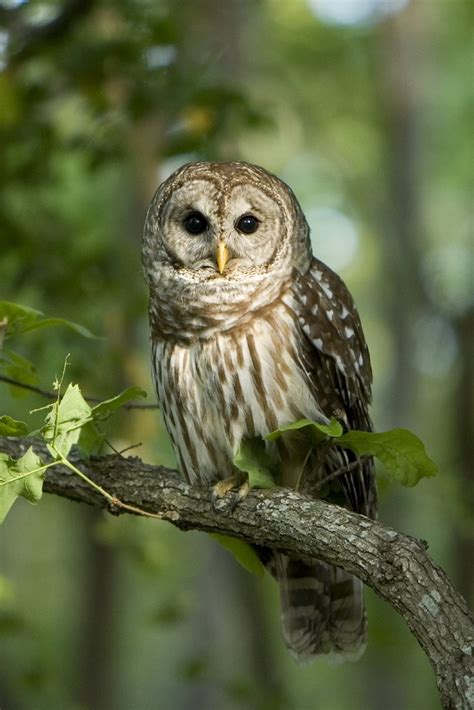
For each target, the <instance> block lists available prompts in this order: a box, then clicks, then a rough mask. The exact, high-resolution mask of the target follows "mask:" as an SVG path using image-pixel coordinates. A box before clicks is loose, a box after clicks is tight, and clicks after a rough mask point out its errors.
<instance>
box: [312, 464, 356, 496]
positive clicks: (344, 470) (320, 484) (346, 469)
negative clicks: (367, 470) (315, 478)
mask: <svg viewBox="0 0 474 710" xmlns="http://www.w3.org/2000/svg"><path fill="white" fill-rule="evenodd" d="M360 460H361V457H360V456H359V457H358V458H357V461H352V463H348V464H347V465H346V466H341V467H340V468H338V469H337V470H336V471H333V472H332V473H330V474H329V476H326V477H325V478H323V479H322V480H321V481H319V482H318V483H317V484H316V485H315V489H316V490H317V491H319V490H320V489H321V488H322V487H323V486H324V485H325V484H326V483H327V482H328V481H332V480H333V478H338V476H343V475H344V474H345V473H349V472H350V471H353V470H354V469H355V468H357V467H358V466H360Z"/></svg>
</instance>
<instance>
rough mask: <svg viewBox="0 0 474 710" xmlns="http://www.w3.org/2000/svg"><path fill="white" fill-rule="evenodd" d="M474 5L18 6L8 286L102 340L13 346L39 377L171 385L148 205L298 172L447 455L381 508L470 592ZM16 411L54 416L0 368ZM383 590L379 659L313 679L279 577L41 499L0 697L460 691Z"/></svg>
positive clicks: (126, 698)
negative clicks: (241, 179) (148, 283)
mask: <svg viewBox="0 0 474 710" xmlns="http://www.w3.org/2000/svg"><path fill="white" fill-rule="evenodd" d="M472 19H473V17H472V2H471V0H411V1H410V0H291V1H290V0H181V1H179V2H178V1H174V2H173V1H172V0H108V1H107V0H95V1H94V0H82V2H81V1H80V0H63V1H62V2H59V1H57V2H56V1H53V0H50V1H48V0H44V1H40V0H24V1H21V0H3V2H1V3H0V23H1V25H2V29H1V31H0V68H1V73H0V142H1V143H0V145H1V157H0V188H1V189H0V298H3V299H7V300H11V301H15V302H18V303H22V304H24V305H28V306H31V307H34V308H38V309H41V310H43V311H44V312H45V313H46V314H48V315H56V316H63V317H65V318H68V319H71V320H75V321H78V322H80V323H82V324H84V325H85V326H87V327H88V328H90V329H91V330H92V331H93V332H94V333H96V334H97V335H99V336H101V337H102V339H101V340H86V339H82V338H80V337H79V336H78V335H76V334H75V333H73V332H71V331H68V330H67V329H59V328H58V329H54V330H53V329H51V330H44V331H38V332H35V333H31V334H29V335H25V336H24V337H23V338H21V339H18V341H16V342H14V343H13V342H12V343H11V347H12V349H15V350H16V351H17V352H19V353H20V354H22V355H23V356H25V357H27V358H29V359H30V360H32V361H33V362H34V363H35V366H36V377H37V383H38V384H39V386H41V387H44V388H46V389H50V388H51V382H52V380H53V378H54V376H55V374H56V373H58V372H60V371H61V369H62V365H63V361H64V358H65V356H66V354H67V353H71V358H70V360H71V365H70V368H69V370H68V378H69V379H71V380H73V381H76V382H79V383H80V385H81V387H82V390H83V391H84V392H85V393H88V394H93V395H95V396H99V397H103V398H108V397H110V396H112V395H114V394H115V393H117V392H118V391H119V390H120V389H122V388H123V387H125V386H128V385H139V386H142V387H144V388H145V389H146V390H147V391H148V392H149V397H150V398H151V399H153V396H154V395H153V392H152V386H151V380H150V375H149V364H148V333H147V315H146V308H147V298H146V292H145V287H144V283H143V280H142V274H141V265H140V239H141V230H142V225H143V221H144V216H145V212H146V208H147V204H148V202H149V200H150V198H151V197H152V195H153V193H154V190H155V189H156V187H157V186H158V184H159V182H160V181H161V180H162V179H163V178H164V177H166V176H167V175H168V174H170V173H171V172H172V170H173V169H175V168H176V167H178V166H179V165H181V164H182V163H184V162H188V161H190V160H196V159H213V160H214V159H216V160H226V159H244V160H248V161H251V162H255V163H259V164H261V165H263V166H265V167H266V168H268V169H269V170H272V171H273V172H275V173H277V174H278V175H279V176H280V177H282V178H283V179H284V180H286V181H287V182H288V183H289V184H290V185H291V186H292V187H293V189H294V191H295V192H296V194H297V196H298V198H299V200H300V202H301V204H302V206H303V208H304V210H305V211H306V214H307V216H308V220H309V222H310V224H311V227H312V238H313V243H314V251H315V254H316V255H317V256H318V257H320V258H321V259H323V260H324V261H325V262H326V263H328V264H329V265H330V266H331V267H332V268H334V269H336V270H337V271H338V272H339V273H340V274H341V275H342V276H343V278H344V280H345V281H346V282H347V284H348V285H349V287H350V289H351V291H352V292H353V294H354V295H355V298H356V301H357V303H358V306H359V311H360V313H361V316H362V320H363V324H364V327H365V332H366V336H367V339H368V342H369V346H370V349H371V353H372V358H373V367H374V376H375V391H374V398H375V402H374V410H373V414H374V420H375V423H376V426H377V428H378V429H381V430H383V429H385V428H388V427H392V426H405V427H409V428H411V429H413V430H414V431H415V432H416V433H417V434H418V435H419V436H420V437H421V438H422V439H423V440H424V441H425V443H426V445H427V448H428V451H429V453H430V454H431V456H432V458H434V459H435V460H436V461H437V463H438V464H439V466H440V469H441V474H440V475H439V477H438V478H437V479H433V480H429V481H427V480H424V481H422V482H421V483H420V484H419V485H418V486H417V488H415V489H402V490H401V489H400V488H398V487H396V486H395V485H389V484H387V483H386V482H385V481H383V480H381V483H380V508H381V510H380V518H381V519H382V520H383V521H385V522H387V523H388V524H391V525H393V526H395V527H396V528H398V529H400V530H402V531H403V532H406V533H410V534H412V535H415V536H419V537H422V538H425V539H427V540H429V542H430V550H431V553H432V555H433V557H434V559H435V560H436V561H438V562H439V563H441V564H442V565H443V566H444V567H445V569H446V570H447V572H448V573H449V574H450V576H451V577H452V578H453V580H454V581H455V583H456V585H457V586H458V588H459V589H460V590H461V591H462V592H463V593H464V594H465V595H466V596H468V597H470V598H471V599H472V592H473V578H474V567H473V565H472V559H471V562H469V542H470V528H469V524H468V520H469V509H470V508H469V506H470V504H471V503H470V501H469V496H470V495H471V494H472V487H470V481H469V479H470V473H471V466H472V461H473V460H474V452H473V451H472V431H473V426H472V424H473V406H472V405H473V402H472V397H473V395H472V389H470V387H469V384H470V377H471V375H472V366H473V362H474V357H473V352H472V350H473V346H472V340H469V336H470V335H471V334H472V331H473V306H472V300H469V278H470V276H472V270H471V268H470V265H471V263H472V262H470V254H469V243H468V238H469V231H470V229H472V226H473V211H472V198H473V183H472V159H473V143H472V126H473V124H472V112H471V113H470V109H469V100H468V91H469V77H470V67H471V70H472V61H473V56H472V49H471V48H470V47H469V38H470V28H471V27H472ZM32 377H34V375H32ZM20 395H21V396H20ZM0 402H1V413H2V414H3V413H9V414H10V415H12V416H15V417H17V418H24V417H26V416H27V413H28V411H29V410H31V409H33V408H34V407H39V406H42V405H43V404H45V401H44V400H43V399H42V398H41V397H39V396H37V395H32V394H28V393H24V392H23V393H22V392H21V391H20V390H15V389H14V388H11V387H10V388H9V387H7V386H6V385H5V384H4V383H1V382H0ZM109 438H110V441H111V442H112V443H113V445H114V446H115V447H117V448H119V449H121V448H124V447H126V446H130V445H134V444H138V443H140V442H141V447H140V448H137V449H136V450H135V451H134V452H133V453H136V454H137V455H140V456H141V457H142V458H143V459H144V460H146V461H149V462H162V463H165V464H170V465H172V463H173V460H172V455H171V452H170V448H169V444H168V442H167V438H166V434H165V433H164V431H163V427H162V424H161V423H160V419H159V413H158V412H157V411H131V412H124V413H121V414H119V415H118V416H117V417H116V418H115V420H114V423H113V426H112V427H111V430H110V432H109ZM471 510H472V508H471ZM366 598H367V603H368V613H369V623H370V641H369V646H368V649H367V652H366V654H365V656H364V657H363V658H362V659H361V660H360V661H359V662H358V663H357V664H344V665H340V666H328V665H327V664H326V663H325V662H324V661H322V662H319V663H316V664H313V665H310V666H305V667H297V666H296V665H295V664H294V662H293V661H292V659H291V658H290V657H289V656H288V654H287V653H286V651H285V648H284V646H283V643H282V641H281V639H280V630H279V618H278V615H279V614H278V599H277V589H276V585H275V584H274V583H273V581H272V580H271V579H265V580H263V581H262V580H260V579H257V578H254V577H251V576H250V575H248V574H246V573H245V572H244V571H243V570H241V569H240V568H239V567H238V565H237V564H236V563H235V562H234V560H233V559H232V558H231V557H229V556H228V553H227V552H225V551H224V550H223V549H221V548H220V547H219V546H218V545H217V544H216V543H214V541H212V540H210V539H208V537H207V536H205V535H203V534H198V533H186V534H184V533H180V532H178V531H176V530H174V529H173V528H172V527H171V526H169V525H167V524H166V523H162V524H160V523H158V522H155V521H149V520H142V519H132V518H126V517H125V516H124V517H123V518H121V519H112V518H110V517H108V518H107V517H106V516H105V515H103V514H102V513H100V512H97V511H95V510H90V509H88V508H86V507H85V506H79V505H77V504H74V503H71V502H68V501H65V500H60V499H57V498H52V497H49V496H45V498H44V499H43V501H42V502H41V504H40V505H39V506H38V507H37V508H33V507H32V506H30V505H29V504H28V503H26V502H24V501H20V502H18V503H17V504H16V505H15V507H14V509H13V510H12V512H11V513H10V515H9V516H8V518H7V520H6V522H5V523H4V525H3V526H2V529H1V532H0V706H1V708H2V710H23V709H27V710H96V709H97V710H131V709H132V708H133V709H134V710H155V708H156V709H159V710H161V709H166V710H167V709H168V708H170V709H172V710H185V709H186V710H187V708H196V707H199V708H210V709H215V710H234V709H235V710H238V709H240V708H252V709H253V708H255V709H258V710H263V709H267V708H268V709H269V708H272V709H273V708H275V709H277V710H278V709H279V708H280V709H282V710H283V709H287V708H288V709H290V710H310V709H311V708H316V707H317V708H321V710H344V709H345V708H351V710H358V709H362V708H369V709H373V710H378V709H379V708H381V707H383V708H384V710H400V708H423V709H429V708H437V707H439V703H438V699H437V693H436V687H435V682H434V678H433V675H432V673H431V669H430V667H429V664H428V662H427V660H426V658H425V657H424V655H423V652H422V650H421V649H420V648H419V647H418V645H417V643H416V641H415V640H414V639H413V637H412V636H411V635H410V633H409V631H408V629H407V628H406V627H405V625H404V623H403V621H402V620H401V618H399V617H398V616H397V615H396V613H395V612H394V611H393V610H392V609H391V608H390V607H389V606H387V604H385V603H384V602H382V601H381V600H379V599H377V598H376V597H375V595H374V594H373V593H372V592H371V591H370V590H367V592H366Z"/></svg>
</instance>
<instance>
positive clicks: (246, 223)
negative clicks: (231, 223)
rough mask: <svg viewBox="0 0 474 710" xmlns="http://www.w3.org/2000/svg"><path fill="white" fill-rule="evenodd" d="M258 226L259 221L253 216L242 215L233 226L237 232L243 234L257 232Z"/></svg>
mask: <svg viewBox="0 0 474 710" xmlns="http://www.w3.org/2000/svg"><path fill="white" fill-rule="evenodd" d="M259 224H260V222H259V220H258V219H257V218H256V217H254V215H253V214H244V215H242V217H240V219H239V221H238V222H237V224H236V225H235V226H236V227H237V229H238V230H239V232H243V233H244V234H253V233H254V232H256V231H257V229H258V225H259Z"/></svg>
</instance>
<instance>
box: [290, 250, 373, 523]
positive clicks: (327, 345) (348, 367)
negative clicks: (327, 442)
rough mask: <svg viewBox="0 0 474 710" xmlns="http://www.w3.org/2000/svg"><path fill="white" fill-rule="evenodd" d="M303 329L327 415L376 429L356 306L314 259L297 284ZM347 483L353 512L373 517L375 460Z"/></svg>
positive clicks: (308, 362)
mask: <svg viewBox="0 0 474 710" xmlns="http://www.w3.org/2000/svg"><path fill="white" fill-rule="evenodd" d="M293 293H294V295H295V297H296V301H297V305H296V307H297V310H298V319H299V323H300V327H301V329H302V331H303V333H304V335H305V336H306V343H305V345H306V347H305V352H304V354H303V358H304V361H305V365H306V368H307V371H308V372H309V373H310V375H311V383H312V387H313V388H314V394H315V398H316V400H317V401H318V402H319V404H320V407H321V409H322V410H323V411H324V413H325V414H326V416H328V417H331V416H333V415H334V414H335V412H336V410H342V419H343V420H344V421H345V423H346V425H347V427H348V428H349V429H362V430H365V431H371V430H372V422H371V420H370V416H369V404H370V402H371V399H372V393H371V389H372V368H371V365H370V356H369V350H368V347H367V343H366V342H365V338H364V333H363V331H362V325H361V322H360V319H359V315H358V313H357V309H356V306H355V304H354V301H353V299H352V296H351V295H350V293H349V291H348V289H347V287H346V286H345V284H344V283H343V281H342V280H341V279H340V278H339V276H337V274H335V273H334V272H333V271H332V270H331V269H330V268H329V267H327V266H326V265H325V264H323V263H322V262H320V261H319V260H318V259H313V261H312V263H311V266H310V268H309V270H308V271H307V272H306V273H305V274H301V273H298V275H297V276H296V279H295V281H294V285H293ZM342 480H343V485H344V489H345V491H346V494H347V497H348V499H349V502H350V504H351V507H352V509H353V510H356V511H360V512H363V513H365V514H366V515H370V514H372V513H373V508H374V506H375V486H374V482H373V464H372V461H370V460H369V461H365V462H364V463H363V464H362V467H361V471H360V475H357V474H356V475H351V474H348V475H345V476H344V477H343V479H342Z"/></svg>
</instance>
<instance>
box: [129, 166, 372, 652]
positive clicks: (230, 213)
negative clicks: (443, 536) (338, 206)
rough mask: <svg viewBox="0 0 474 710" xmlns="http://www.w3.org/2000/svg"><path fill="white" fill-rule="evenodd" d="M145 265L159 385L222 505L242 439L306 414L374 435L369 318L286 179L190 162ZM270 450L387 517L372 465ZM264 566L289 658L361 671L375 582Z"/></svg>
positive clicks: (283, 448)
mask: <svg viewBox="0 0 474 710" xmlns="http://www.w3.org/2000/svg"><path fill="white" fill-rule="evenodd" d="M330 238H331V235H330V234H328V235H327V239H330ZM143 264H144V272H145V278H146V281H147V283H148V287H149V291H150V307H149V315H150V328H151V350H152V372H153V378H154V383H155V387H156V392H157V396H158V400H159V404H160V407H161V410H162V413H163V417H164V421H165V425H166V428H167V430H168V432H169V435H170V437H171V441H172V444H173V447H174V451H175V454H176V458H177V461H178V467H179V469H180V471H181V474H182V475H183V477H184V478H185V479H186V481H188V482H189V483H190V484H198V485H200V486H209V487H213V490H214V497H215V498H219V497H222V496H224V497H225V496H226V495H228V494H229V495H233V493H232V491H234V495H236V500H237V501H238V500H239V499H240V498H241V497H242V496H243V495H245V493H246V485H245V481H243V480H242V474H241V473H239V472H238V471H237V470H236V468H235V466H234V464H233V459H234V457H235V454H236V452H237V451H238V449H239V446H240V444H241V442H242V440H243V439H244V438H250V439H252V438H255V437H262V438H264V437H265V436H266V435H267V434H269V433H270V432H272V431H274V430H275V429H277V428H279V427H281V426H283V425H285V424H290V423H291V422H294V421H295V420H298V419H301V418H303V417H306V418H308V419H312V420H315V421H317V422H321V423H327V422H328V421H329V420H330V418H331V417H332V416H334V415H336V416H337V418H338V419H339V421H341V423H342V424H343V426H344V427H345V428H347V429H364V430H371V421H370V418H369V414H368V406H369V403H370V400H371V382H372V373H371V366H370V359H369V352H368V348H367V345H366V342H365V339H364V334H363V332H362V327H361V323H360V320H359V316H358V314H357V310H356V307H355V305H354V302H353V299H352V297H351V295H350V294H349V291H348V290H347V288H346V286H345V285H344V283H343V282H342V281H341V279H340V278H339V277H338V276H337V275H336V274H335V273H334V272H333V271H331V269H329V268H328V267H327V266H325V264H323V263H322V262H321V261H319V260H318V259H316V258H314V257H313V255H312V250H311V242H310V232H309V227H308V224H307V222H306V219H305V217H304V214H303V211H302V209H301V207H300V205H299V204H298V201H297V199H296V197H295V195H294V194H293V192H292V190H291V189H290V188H289V187H288V186H287V185H286V184H285V183H284V182H283V181H282V180H280V179H278V178H277V177H276V176H275V175H273V174H271V173H269V172H267V171H266V170H264V169H263V168H260V167H257V166H255V165H250V164H247V163H243V162H228V163H209V162H197V163H190V164H187V165H184V166H183V167H181V168H180V169H179V170H177V171H176V172H175V173H174V174H173V175H171V177H169V178H168V179H167V180H166V181H165V182H164V183H163V184H162V185H161V186H160V187H159V189H158V191H157V192H156V194H155V196H154V198H153V200H152V202H151V205H150V208H149V210H148V214H147V217H146V223H145V229H144V239H143ZM265 445H266V447H267V453H268V455H269V456H270V457H271V460H272V461H274V462H275V463H276V469H277V470H278V471H279V474H278V475H279V480H278V481H277V482H278V484H279V485H281V486H286V487H289V488H293V489H298V490H300V491H302V492H303V493H304V494H306V495H309V496H314V497H317V496H324V498H326V499H327V500H329V501H332V502H334V503H336V504H338V505H342V506H345V507H346V508H349V509H351V510H354V511H357V512H359V513H362V514H364V515H367V516H370V517H374V516H375V510H376V491H375V483H374V475H373V464H372V461H371V460H370V459H363V460H358V459H357V458H356V457H355V455H353V454H352V453H351V452H349V451H347V450H344V449H338V448H336V447H331V448H329V449H328V450H327V451H326V453H325V454H324V455H322V454H321V450H320V449H319V448H316V449H312V448H311V446H310V444H309V443H308V439H307V436H305V435H304V432H303V433H302V432H301V431H300V432H298V431H296V432H289V433H288V434H287V435H285V436H284V437H282V438H281V439H279V440H278V441H277V442H268V441H267V442H266V444H265ZM336 472H337V473H336ZM331 474H335V475H331ZM326 481H327V482H326ZM258 554H259V555H260V557H261V559H262V560H263V561H264V562H265V564H266V566H267V568H268V569H269V571H270V572H271V574H272V575H273V576H274V577H275V578H276V579H277V581H278V583H279V587H280V598H281V622H282V633H283V638H284V641H285V643H286V645H287V647H288V649H289V650H290V652H291V653H292V655H293V656H294V657H295V658H296V659H297V660H299V661H308V660H311V659H312V658H314V657H316V656H320V655H325V654H326V655H338V656H340V657H345V658H349V659H352V660H355V659H357V658H358V657H359V656H360V655H361V653H362V652H363V650H364V647H365V644H366V639H367V621H366V615H365V610H364V601H363V592H362V583H361V582H360V581H359V580H358V579H356V578H355V577H353V576H352V575H350V574H348V573H346V572H345V571H344V570H342V569H340V568H338V567H335V566H332V565H330V564H327V563H326V562H323V561H314V560H310V559H304V558H302V557H298V556H295V557H293V556H288V555H285V554H281V553H279V552H274V551H272V550H268V549H261V548H259V549H258Z"/></svg>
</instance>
